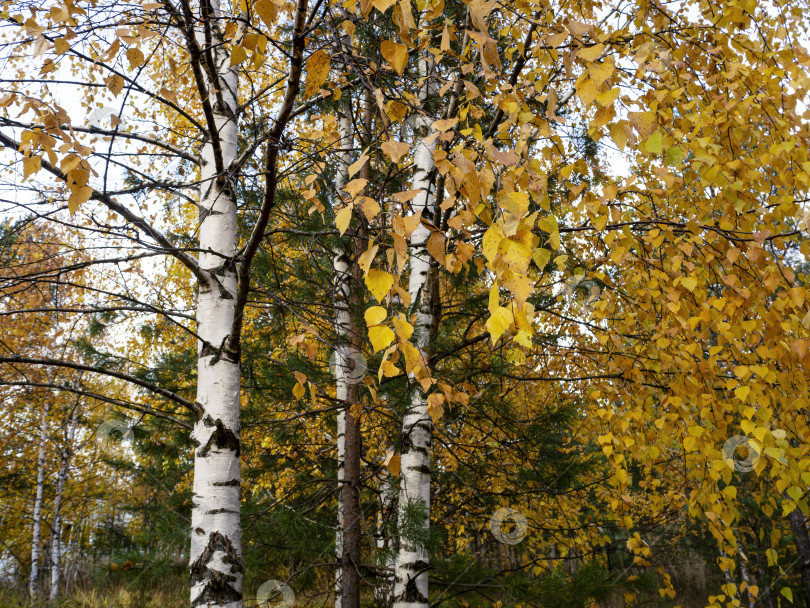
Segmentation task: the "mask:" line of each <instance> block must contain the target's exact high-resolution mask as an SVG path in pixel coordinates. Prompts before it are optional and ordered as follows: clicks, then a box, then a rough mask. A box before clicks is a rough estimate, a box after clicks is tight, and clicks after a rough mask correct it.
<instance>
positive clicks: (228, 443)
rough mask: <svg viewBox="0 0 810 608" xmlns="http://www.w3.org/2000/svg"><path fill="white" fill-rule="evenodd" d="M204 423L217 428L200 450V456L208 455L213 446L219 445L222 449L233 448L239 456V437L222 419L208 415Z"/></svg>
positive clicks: (198, 453)
mask: <svg viewBox="0 0 810 608" xmlns="http://www.w3.org/2000/svg"><path fill="white" fill-rule="evenodd" d="M204 423H205V426H213V427H216V430H214V432H213V433H211V435H210V436H209V437H208V441H207V442H206V443H205V445H204V446H202V447H201V448H200V449H199V450H198V452H197V455H198V456H199V457H200V458H205V457H206V456H208V454H209V453H210V451H211V448H212V447H217V448H218V449H220V450H233V451H234V452H236V456H239V454H240V448H239V438H238V437H237V436H236V434H235V433H234V432H233V431H232V430H231V429H229V428H227V427H226V426H225V425H224V424H222V420H220V419H219V418H217V419H216V420H214V419H212V418H211V416H206V418H205V420H204Z"/></svg>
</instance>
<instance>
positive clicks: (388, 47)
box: [380, 40, 408, 76]
mask: <svg viewBox="0 0 810 608" xmlns="http://www.w3.org/2000/svg"><path fill="white" fill-rule="evenodd" d="M380 53H382V56H383V58H384V59H385V60H386V61H387V62H388V63H390V64H391V67H392V68H394V71H395V72H396V73H397V74H399V75H400V76H402V73H403V72H404V71H405V66H406V65H407V64H408V47H407V46H405V45H404V44H397V43H396V42H391V41H390V40H383V41H382V42H381V43H380Z"/></svg>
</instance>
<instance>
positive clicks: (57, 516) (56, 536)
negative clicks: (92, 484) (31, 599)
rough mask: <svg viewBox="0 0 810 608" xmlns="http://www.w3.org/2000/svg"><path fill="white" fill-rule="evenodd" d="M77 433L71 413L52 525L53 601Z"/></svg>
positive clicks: (56, 593) (60, 466)
mask: <svg viewBox="0 0 810 608" xmlns="http://www.w3.org/2000/svg"><path fill="white" fill-rule="evenodd" d="M75 431H76V416H75V415H74V413H71V415H70V418H69V419H68V424H67V432H66V433H65V445H64V447H63V449H62V455H61V458H60V462H59V474H58V475H57V478H56V494H55V496H54V499H53V521H52V523H51V587H50V591H49V593H48V597H49V598H50V599H51V601H53V600H55V599H57V598H58V597H59V575H60V570H59V566H60V562H61V559H62V495H63V494H64V491H65V482H66V481H67V478H68V475H69V474H70V456H71V454H72V452H73V435H74V433H75Z"/></svg>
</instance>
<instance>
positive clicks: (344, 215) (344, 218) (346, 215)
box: [335, 205, 352, 236]
mask: <svg viewBox="0 0 810 608" xmlns="http://www.w3.org/2000/svg"><path fill="white" fill-rule="evenodd" d="M351 220H352V206H351V205H346V206H345V207H343V209H341V210H340V211H338V212H337V213H336V214H335V226H337V229H338V231H339V232H340V236H343V233H344V232H346V229H347V228H348V227H349V222H351Z"/></svg>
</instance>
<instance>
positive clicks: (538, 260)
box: [532, 248, 551, 270]
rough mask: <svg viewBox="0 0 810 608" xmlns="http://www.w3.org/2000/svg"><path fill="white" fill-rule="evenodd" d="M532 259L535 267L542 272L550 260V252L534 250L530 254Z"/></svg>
mask: <svg viewBox="0 0 810 608" xmlns="http://www.w3.org/2000/svg"><path fill="white" fill-rule="evenodd" d="M532 259H533V260H534V263H535V264H537V267H538V268H540V269H541V270H542V269H543V268H545V267H546V264H548V261H549V260H550V259H551V252H550V251H549V250H548V249H542V248H541V249H535V250H534V251H533V252H532Z"/></svg>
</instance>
